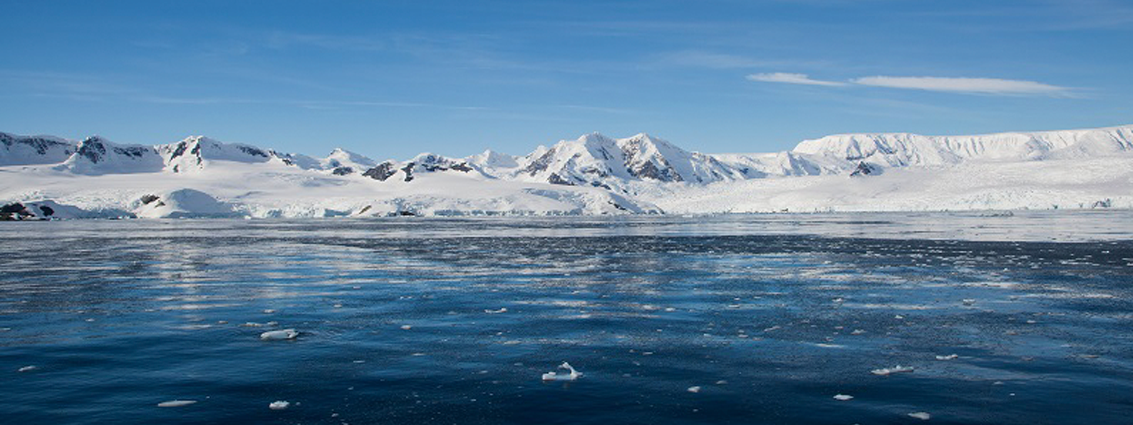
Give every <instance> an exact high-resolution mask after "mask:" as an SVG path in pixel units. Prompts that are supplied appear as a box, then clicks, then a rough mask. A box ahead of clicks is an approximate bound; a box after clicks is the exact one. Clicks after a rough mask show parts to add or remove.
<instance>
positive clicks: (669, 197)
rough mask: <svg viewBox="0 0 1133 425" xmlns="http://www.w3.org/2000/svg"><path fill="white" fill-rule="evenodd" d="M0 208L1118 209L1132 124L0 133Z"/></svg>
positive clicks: (241, 211) (31, 214)
mask: <svg viewBox="0 0 1133 425" xmlns="http://www.w3.org/2000/svg"><path fill="white" fill-rule="evenodd" d="M0 205H2V206H3V210H2V211H0V218H5V219H43V218H59V219H71V218H187V217H235V218H239V217H247V218H270V217H340V216H349V217H371V216H481V215H483V216H489V215H608V214H661V213H677V214H714V213H768V212H834V211H945V210H1013V209H1060V208H1070V209H1088V208H1125V209H1128V208H1133V125H1130V126H1118V127H1107V128H1096V129H1083V130H1064V131H1044V132H1013V133H998V134H988V135H973V136H922V135H917V134H909V133H877V134H841V135H832V136H826V137H822V138H818V139H813V140H804V141H802V142H800V143H798V144H797V145H796V146H795V147H794V148H793V149H792V150H789V151H782V152H773V153H752V154H743V153H738V154H705V153H700V152H693V151H688V150H685V149H682V148H681V147H679V146H677V145H676V144H673V143H671V142H669V141H667V140H664V139H661V138H658V137H655V136H651V135H649V134H645V133H642V134H638V135H634V136H631V137H628V138H621V139H615V138H611V137H607V136H604V135H602V134H599V133H591V134H585V135H582V136H580V137H579V138H577V139H571V140H561V141H558V142H557V143H554V144H552V145H551V146H550V147H547V146H539V147H537V148H536V149H534V150H533V151H532V152H531V153H529V154H527V155H523V156H513V155H508V154H504V153H500V152H495V151H492V150H487V151H485V152H483V153H480V154H476V155H472V156H468V157H465V158H455V157H447V156H443V155H438V154H434V153H422V154H420V155H417V156H415V157H413V158H410V159H407V160H395V159H386V160H381V161H378V160H374V159H371V158H369V157H366V156H364V155H362V154H359V153H355V152H350V151H347V150H344V149H334V150H333V151H332V152H330V154H328V155H327V156H326V157H312V156H307V155H302V154H295V153H283V152H279V151H276V150H273V149H266V148H261V147H257V146H253V145H248V144H240V143H224V142H220V141H217V140H213V139H210V138H208V137H203V136H192V137H188V138H185V139H183V140H181V141H178V142H174V143H168V144H158V145H130V144H119V143H114V142H111V141H110V140H107V139H106V138H103V137H101V136H91V137H88V138H86V139H83V140H81V141H73V140H67V139H64V138H60V137H54V136H21V135H15V134H8V133H0Z"/></svg>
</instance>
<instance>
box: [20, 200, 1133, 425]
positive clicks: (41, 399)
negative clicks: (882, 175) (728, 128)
mask: <svg viewBox="0 0 1133 425" xmlns="http://www.w3.org/2000/svg"><path fill="white" fill-rule="evenodd" d="M0 244H2V246H3V253H2V254H0V423H11V424H80V423H82V424H116V425H124V424H179V423H231V424H252V423H281V424H299V423H302V424H342V423H350V424H370V423H381V424H426V423H427V424H448V423H453V424H634V423H636V424H680V423H689V424H691V423H737V424H854V423H861V424H877V423H932V424H945V423H964V424H975V423H983V424H1038V423H1050V424H1069V423H1081V424H1129V423H1131V422H1133V213H1130V212H1048V213H1016V214H1015V215H1013V216H1006V217H1005V216H994V217H989V216H982V215H981V214H978V213H953V214H844V215H837V214H834V215H765V216H763V215H760V216H723V217H629V218H538V219H529V218H500V219H420V218H404V219H376V220H354V219H328V220H251V221H245V220H173V221H147V220H132V221H71V222H37V223H3V224H0ZM282 329H295V330H296V331H298V332H299V336H298V337H297V338H296V339H294V340H283V341H264V340H261V338H260V334H261V333H263V332H267V331H272V330H282ZM938 356H939V357H938ZM563 361H567V362H570V364H571V365H573V366H574V367H575V368H577V369H578V370H579V371H580V372H582V373H583V374H584V375H583V376H582V377H581V378H579V379H578V380H577V381H574V382H550V383H544V382H542V381H541V379H540V376H541V375H542V374H543V373H545V372H549V371H552V370H555V368H556V366H558V365H559V364H561V363H562V362H563ZM896 366H903V367H910V368H912V371H908V372H897V373H891V374H889V375H879V374H875V373H873V371H875V370H878V369H884V368H888V369H891V370H892V369H894V368H895V367H896ZM21 370H22V371H21ZM560 372H561V370H560ZM879 372H881V371H879ZM694 390H695V391H694ZM836 395H846V396H852V397H853V398H852V399H848V400H836V399H835V398H834V396H836ZM842 398H845V397H842ZM173 400H185V401H195V402H196V403H193V404H188V405H183V406H179V407H158V404H159V403H163V402H168V401H173ZM275 401H287V402H288V403H289V407H288V408H287V409H282V410H273V409H270V408H269V407H268V405H269V403H272V402H275ZM910 414H916V415H915V416H917V417H914V416H910ZM923 414H927V416H926V415H923ZM918 417H921V418H926V417H927V418H930V419H928V420H927V422H925V420H924V419H920V418H918Z"/></svg>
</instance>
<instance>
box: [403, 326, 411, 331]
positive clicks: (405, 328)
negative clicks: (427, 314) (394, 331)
mask: <svg viewBox="0 0 1133 425" xmlns="http://www.w3.org/2000/svg"><path fill="white" fill-rule="evenodd" d="M401 329H402V330H406V331H407V330H410V329H413V327H412V326H409V325H401Z"/></svg>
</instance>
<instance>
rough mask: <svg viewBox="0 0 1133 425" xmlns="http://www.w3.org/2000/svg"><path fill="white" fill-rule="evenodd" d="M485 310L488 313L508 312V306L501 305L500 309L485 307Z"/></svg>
mask: <svg viewBox="0 0 1133 425" xmlns="http://www.w3.org/2000/svg"><path fill="white" fill-rule="evenodd" d="M484 312H485V313H488V314H500V313H507V307H500V309H499V310H487V309H485V310H484Z"/></svg>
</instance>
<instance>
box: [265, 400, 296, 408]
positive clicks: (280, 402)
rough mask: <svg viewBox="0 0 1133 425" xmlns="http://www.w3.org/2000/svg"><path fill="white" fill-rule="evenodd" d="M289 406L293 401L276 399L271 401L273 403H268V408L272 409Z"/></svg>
mask: <svg viewBox="0 0 1133 425" xmlns="http://www.w3.org/2000/svg"><path fill="white" fill-rule="evenodd" d="M288 407H291V403H290V402H286V401H283V400H276V401H273V402H271V404H269V405H268V409H271V410H284V409H286V408H288Z"/></svg>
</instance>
